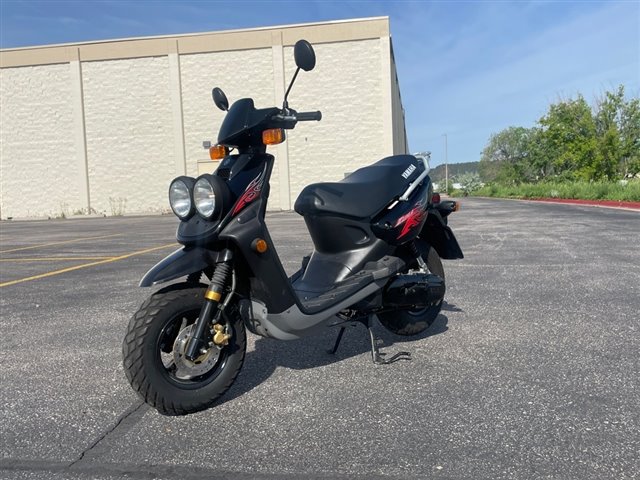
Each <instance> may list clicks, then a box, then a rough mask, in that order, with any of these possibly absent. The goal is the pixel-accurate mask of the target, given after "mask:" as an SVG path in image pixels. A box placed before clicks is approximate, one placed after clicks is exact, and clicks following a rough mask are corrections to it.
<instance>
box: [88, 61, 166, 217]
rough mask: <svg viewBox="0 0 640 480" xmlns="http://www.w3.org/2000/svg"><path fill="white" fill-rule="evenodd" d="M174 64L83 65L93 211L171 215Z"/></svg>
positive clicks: (112, 62) (159, 62)
mask: <svg viewBox="0 0 640 480" xmlns="http://www.w3.org/2000/svg"><path fill="white" fill-rule="evenodd" d="M169 78H170V77H169V60H168V58H167V57H149V58H136V59H126V60H108V61H95V62H84V63H83V64H82V85H83V91H84V112H85V128H86V135H87V137H86V138H87V160H88V170H89V185H90V196H91V207H92V208H94V209H95V210H97V211H98V212H106V213H107V214H108V215H114V214H118V213H121V212H122V211H124V212H160V211H162V210H165V211H166V210H167V191H168V184H169V182H171V179H172V178H174V177H175V176H176V175H175V174H176V172H175V162H174V151H173V126H172V112H171V94H170V92H169Z"/></svg>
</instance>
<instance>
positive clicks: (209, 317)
mask: <svg viewBox="0 0 640 480" xmlns="http://www.w3.org/2000/svg"><path fill="white" fill-rule="evenodd" d="M223 253H224V254H225V255H224V257H225V258H226V259H225V260H224V261H223V262H221V263H218V265H217V266H216V269H215V271H214V273H213V276H212V277H211V283H210V284H209V288H207V290H206V291H205V294H204V298H205V300H204V304H203V305H202V309H201V310H200V315H199V317H198V319H197V320H196V324H195V328H194V330H193V335H192V336H191V339H190V340H189V344H188V345H187V348H186V351H185V357H186V358H187V359H188V360H190V361H192V362H193V361H195V360H196V359H197V358H198V357H200V356H201V355H202V354H204V353H206V351H207V350H208V349H209V348H210V345H209V343H210V341H211V340H212V332H211V328H210V326H211V325H212V324H213V325H215V324H217V323H218V321H219V320H220V316H221V315H222V310H223V307H224V304H223V305H222V306H221V305H220V304H221V300H222V295H223V293H224V291H225V288H226V285H227V282H228V280H229V276H230V274H231V272H232V270H233V265H232V260H233V259H232V255H231V251H230V250H226V251H224V252H223ZM215 330H216V334H215V338H214V341H215V340H217V341H216V343H218V342H220V343H221V344H225V343H226V341H228V335H227V334H225V333H223V332H222V330H221V329H215Z"/></svg>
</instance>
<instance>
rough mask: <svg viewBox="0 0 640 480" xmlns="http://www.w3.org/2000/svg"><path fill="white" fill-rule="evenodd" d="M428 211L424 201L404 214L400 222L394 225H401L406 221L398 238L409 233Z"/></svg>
mask: <svg viewBox="0 0 640 480" xmlns="http://www.w3.org/2000/svg"><path fill="white" fill-rule="evenodd" d="M426 215H427V211H426V210H425V209H424V206H423V205H422V202H420V203H417V204H416V206H415V207H413V208H412V209H411V210H410V211H409V213H406V214H404V215H403V216H401V217H400V218H399V219H398V222H397V223H396V224H395V225H394V227H399V226H400V225H402V224H403V223H404V226H403V227H402V231H401V232H400V235H398V238H397V240H400V239H401V238H402V237H404V236H405V235H406V234H407V233H409V232H410V231H411V230H412V229H413V228H414V227H416V226H418V225H420V224H421V223H422V220H423V219H424V217H426Z"/></svg>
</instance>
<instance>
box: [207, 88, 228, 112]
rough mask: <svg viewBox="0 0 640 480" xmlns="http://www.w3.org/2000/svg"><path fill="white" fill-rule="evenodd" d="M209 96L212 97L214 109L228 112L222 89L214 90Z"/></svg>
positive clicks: (225, 97)
mask: <svg viewBox="0 0 640 480" xmlns="http://www.w3.org/2000/svg"><path fill="white" fill-rule="evenodd" d="M211 95H212V96H213V103H215V104H216V107H218V108H219V109H220V110H222V111H223V112H226V111H227V110H229V100H227V96H226V95H225V94H224V92H223V91H222V89H220V88H218V87H216V88H214V89H213V91H212V92H211Z"/></svg>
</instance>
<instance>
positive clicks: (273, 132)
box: [262, 128, 284, 145]
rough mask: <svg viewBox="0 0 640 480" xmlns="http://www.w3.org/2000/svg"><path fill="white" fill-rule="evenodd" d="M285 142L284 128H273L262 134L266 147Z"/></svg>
mask: <svg viewBox="0 0 640 480" xmlns="http://www.w3.org/2000/svg"><path fill="white" fill-rule="evenodd" d="M282 142H284V130H283V129H282V128H271V129H269V130H265V131H264V132H262V143H264V144H265V145H277V144H278V143H282Z"/></svg>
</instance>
